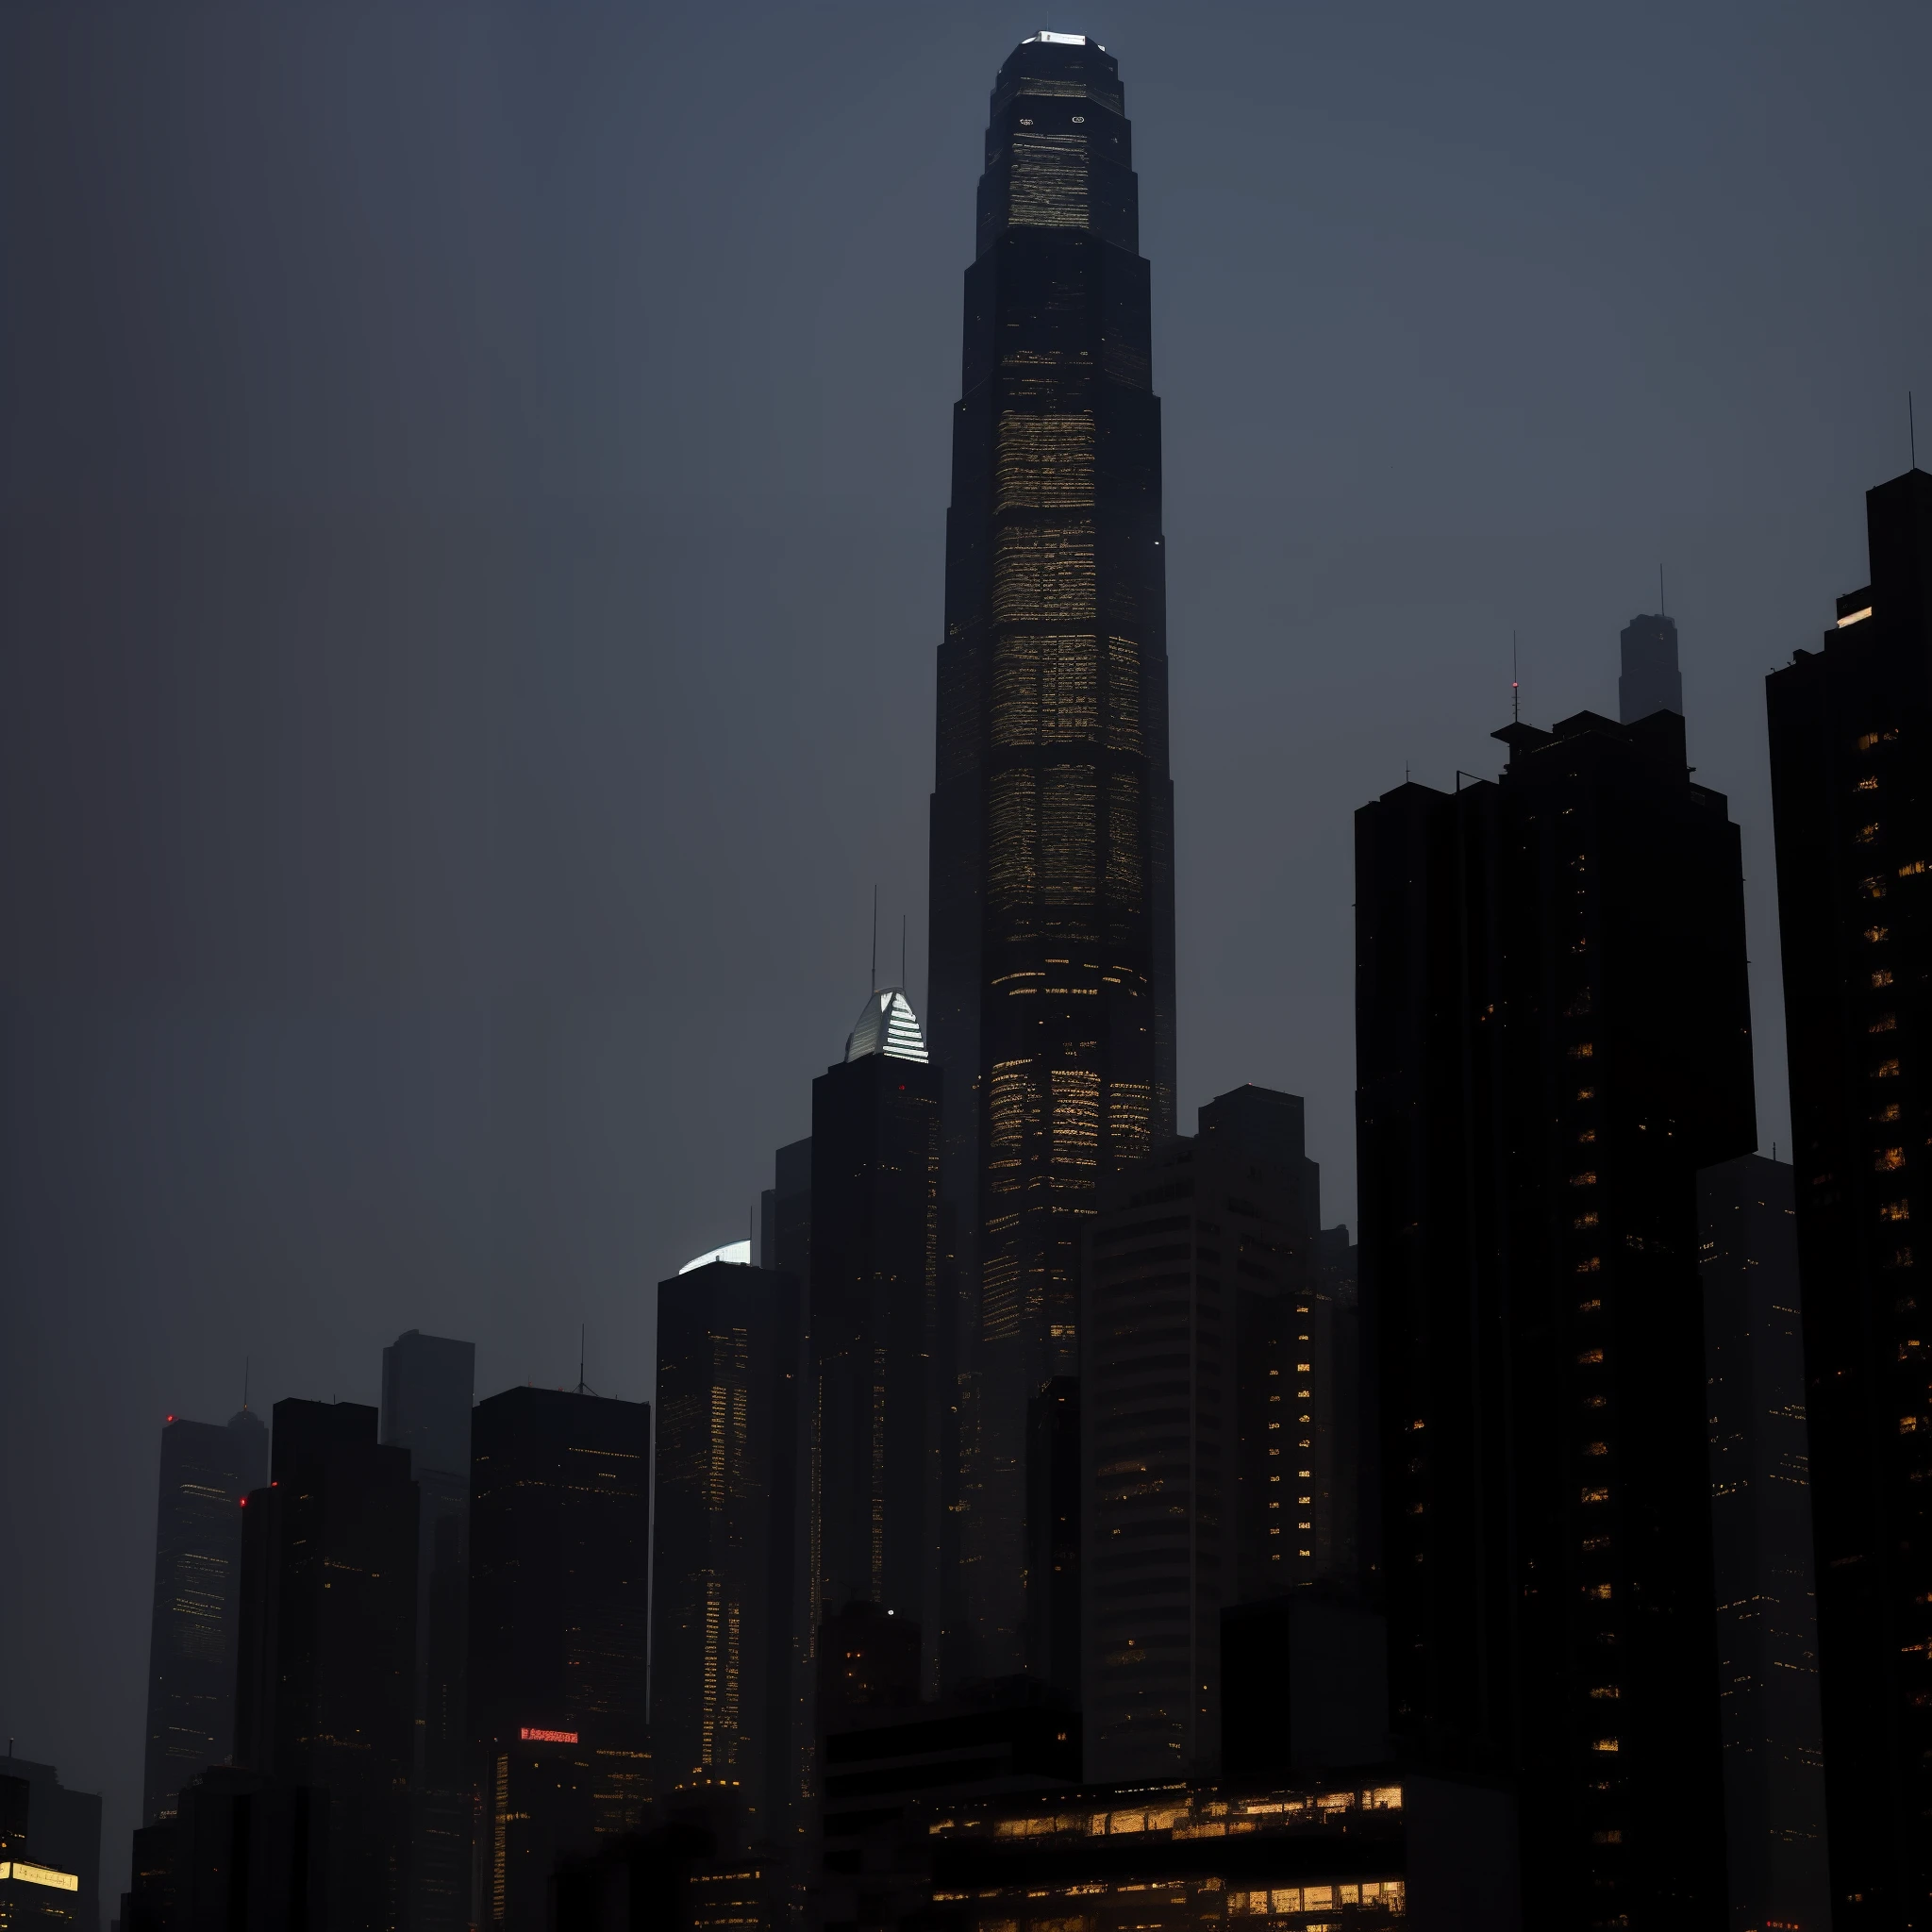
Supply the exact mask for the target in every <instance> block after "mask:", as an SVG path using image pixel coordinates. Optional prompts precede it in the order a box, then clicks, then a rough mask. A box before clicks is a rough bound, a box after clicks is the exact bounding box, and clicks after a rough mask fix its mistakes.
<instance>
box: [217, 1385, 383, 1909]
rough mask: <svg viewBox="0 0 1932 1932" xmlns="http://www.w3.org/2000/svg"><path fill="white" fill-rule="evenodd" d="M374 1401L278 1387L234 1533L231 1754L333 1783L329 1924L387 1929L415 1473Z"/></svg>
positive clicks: (293, 1778) (312, 1781)
mask: <svg viewBox="0 0 1932 1932" xmlns="http://www.w3.org/2000/svg"><path fill="white" fill-rule="evenodd" d="M376 1424H377V1415H376V1411H375V1409H373V1408H369V1407H363V1406H362V1405H361V1404H359V1403H354V1402H337V1403H326V1402H298V1401H287V1402H278V1403H276V1404H275V1435H274V1441H273V1445H272V1450H273V1453H272V1457H271V1461H270V1465H269V1485H268V1487H267V1488H266V1489H259V1490H256V1491H252V1492H251V1493H250V1495H249V1497H248V1500H247V1504H246V1506H245V1510H244V1526H243V1531H242V1643H241V1660H240V1667H239V1670H238V1673H237V1680H236V1694H235V1761H236V1763H237V1764H239V1765H242V1766H243V1767H244V1768H246V1769H248V1770H251V1771H256V1772H259V1773H260V1774H262V1775H263V1776H264V1777H267V1778H271V1779H273V1780H274V1781H275V1784H276V1785H277V1786H280V1787H284V1788H286V1787H291V1786H310V1787H314V1788H317V1789H319V1790H323V1791H325V1792H326V1793H327V1796H328V1803H327V1819H326V1824H325V1826H323V1828H324V1829H325V1830H326V1833H327V1846H328V1851H327V1858H326V1869H327V1887H326V1889H327V1894H328V1914H329V1917H328V1923H329V1926H330V1928H331V1932H394V1928H396V1927H398V1926H400V1925H401V1924H402V1923H403V1919H404V1914H405V1909H406V1897H407V1874H408V1845H409V1807H408V1784H409V1774H410V1772H411V1769H412V1767H413V1763H414V1758H415V1749H414V1745H415V1719H416V1524H417V1501H416V1485H415V1483H414V1482H413V1481H412V1480H411V1479H410V1476H409V1457H408V1452H407V1451H406V1450H402V1449H394V1448H390V1447H387V1446H384V1445H382V1444H379V1443H378V1442H377V1441H376V1440H375V1437H376Z"/></svg>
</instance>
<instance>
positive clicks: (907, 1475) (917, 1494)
mask: <svg viewBox="0 0 1932 1932" xmlns="http://www.w3.org/2000/svg"><path fill="white" fill-rule="evenodd" d="M811 1148H812V1168H811V1296H810V1310H811V1346H810V1358H811V1377H812V1379H811V1393H810V1399H811V1405H812V1436H813V1441H814V1447H815V1454H814V1458H813V1459H814V1468H815V1472H816V1475H815V1481H814V1485H813V1490H814V1493H813V1497H812V1507H813V1510H814V1533H813V1536H812V1546H813V1548H814V1550H815V1552H816V1563H815V1574H814V1577H813V1588H812V1601H813V1604H814V1606H815V1607H816V1608H817V1609H818V1610H820V1611H821V1612H822V1611H823V1609H824V1607H825V1606H830V1607H831V1608H832V1609H835V1610H837V1609H842V1608H843V1607H844V1606H845V1605H847V1604H849V1603H870V1604H876V1605H878V1606H879V1607H882V1608H884V1609H890V1610H891V1611H892V1612H893V1613H894V1614H895V1615H896V1616H898V1617H901V1618H905V1619H907V1620H908V1622H911V1623H916V1624H921V1625H923V1626H924V1627H925V1628H927V1629H936V1628H937V1623H936V1617H937V1611H938V1607H939V1606H938V1547H939V1545H938V1536H939V1413H938V1401H937V1391H936V1390H935V1389H934V1387H933V1345H934V1331H935V1326H936V1323H937V1319H938V1288H939V1187H940V1073H939V1069H938V1068H937V1067H933V1066H929V1065H928V1064H927V1063H926V1057H925V1042H924V1040H923V1039H921V1037H920V1032H919V1024H918V1022H917V1021H916V1020H915V1019H914V1017H913V1014H912V1008H910V1006H908V1004H907V1001H906V995H905V994H904V993H903V992H902V991H899V990H897V989H896V988H893V989H888V990H886V991H879V992H874V993H873V994H872V995H871V996H870V998H869V999H868V1000H867V1002H866V1008H865V1011H864V1012H863V1013H862V1014H861V1015H860V1017H859V1022H858V1026H857V1027H856V1028H855V1029H854V1031H853V1034H852V1037H851V1039H850V1040H849V1041H847V1043H846V1049H845V1058H844V1059H843V1060H842V1061H841V1062H840V1064H839V1065H837V1066H835V1067H832V1068H830V1069H828V1070H827V1071H826V1072H825V1073H824V1074H821V1075H820V1076H819V1078H818V1079H816V1080H814V1081H813V1082H812V1090H811Z"/></svg>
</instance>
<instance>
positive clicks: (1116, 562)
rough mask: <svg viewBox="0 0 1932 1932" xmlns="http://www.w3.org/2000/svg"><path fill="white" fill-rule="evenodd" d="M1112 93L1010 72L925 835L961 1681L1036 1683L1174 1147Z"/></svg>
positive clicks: (1076, 51)
mask: <svg viewBox="0 0 1932 1932" xmlns="http://www.w3.org/2000/svg"><path fill="white" fill-rule="evenodd" d="M1123 108H1124V104H1123V100H1122V95H1121V89H1120V78H1119V73H1118V69H1117V66H1116V63H1115V62H1114V60H1113V58H1111V57H1110V56H1109V55H1108V54H1107V53H1106V52H1105V51H1104V50H1103V49H1102V48H1101V47H1099V46H1098V45H1097V44H1096V43H1095V42H1091V41H1088V40H1084V39H1082V38H1080V37H1078V36H1074V35H1061V36H1036V37H1035V38H1034V39H1032V40H1029V41H1027V42H1024V43H1023V44H1022V45H1021V46H1020V47H1019V48H1018V49H1016V50H1015V52H1014V53H1013V55H1012V57H1011V58H1009V59H1008V62H1007V63H1006V65H1005V67H1004V68H1002V70H1001V72H1000V75H999V79H998V83H997V85H996V87H995V89H994V93H993V100H992V117H991V126H990V127H989V128H988V131H987V141H986V171H985V174H984V175H983V176H982V177H981V181H980V187H979V209H978V213H979V220H978V249H979V252H978V257H977V258H976V259H975V260H974V264H973V266H972V267H971V268H970V269H969V270H968V271H967V275H966V300H965V311H966V312H965V343H964V372H963V387H962V394H961V397H960V401H959V404H958V410H957V412H956V415H955V421H954V443H953V502H952V508H951V511H950V514H949V521H948V535H947V589H946V627H945V639H944V641H943V643H942V644H941V649H940V699H939V725H938V748H937V751H938V757H937V764H938V771H937V785H936V788H935V791H934V794H933V805H932V893H933V896H932V929H931V983H930V989H929V995H928V1002H929V1007H930V1011H929V1015H928V1018H929V1022H930V1026H931V1043H932V1049H933V1054H934V1058H936V1059H937V1060H938V1061H939V1062H940V1064H941V1066H942V1067H943V1068H945V1069H946V1127H945V1178H944V1194H945V1198H946V1200H947V1202H948V1204H949V1208H950V1215H949V1221H948V1225H949V1228H950V1239H949V1241H948V1251H949V1263H950V1267H949V1282H950V1286H951V1290H952V1294H953V1296H954V1298H955V1303H956V1307H957V1311H958V1395H959V1402H958V1435H959V1454H958V1462H959V1476H958V1493H957V1495H956V1496H954V1497H952V1498H950V1499H949V1502H950V1504H951V1506H952V1507H953V1510H954V1512H955V1513H956V1515H957V1518H958V1531H959V1536H958V1554H957V1561H958V1566H959V1574H960V1580H961V1582H962V1584H963V1591H959V1592H956V1594H958V1595H959V1596H960V1597H961V1600H962V1601H963V1603H964V1605H965V1622H964V1624H963V1626H961V1627H960V1628H958V1629H957V1630H955V1631H953V1632H951V1633H949V1634H950V1637H951V1639H952V1641H953V1645H954V1648H953V1652H952V1655H953V1657H954V1659H955V1668H956V1670H957V1671H958V1674H987V1673H991V1674H998V1673H1000V1672H1005V1671H1011V1670H1015V1669H1017V1668H1019V1666H1020V1661H1021V1649H1022V1644H1023V1637H1022V1624H1023V1621H1024V1573H1025V1564H1024V1520H1025V1470H1024V1442H1025V1426H1026V1421H1025V1419H1026V1405H1027V1402H1028V1400H1029V1399H1030V1398H1031V1396H1032V1395H1033V1394H1034V1393H1035V1392H1036V1391H1038V1390H1039V1389H1040V1388H1041V1386H1042V1385H1043V1384H1044V1383H1045V1382H1046V1381H1048V1380H1049V1379H1050V1378H1051V1377H1052V1376H1054V1375H1056V1374H1068V1373H1071V1372H1072V1371H1073V1368H1074V1358H1075V1351H1076V1348H1077V1314H1076V1302H1077V1295H1078V1254H1079V1241H1080V1231H1081V1225H1082V1223H1083V1222H1084V1220H1085V1219H1086V1217H1087V1216H1088V1215H1090V1214H1091V1211H1092V1205H1093V1191H1094V1187H1095V1184H1096V1182H1097V1181H1098V1180H1099V1178H1100V1176H1101V1175H1102V1174H1105V1173H1107V1172H1108V1171H1109V1170H1110V1169H1111V1168H1112V1167H1114V1166H1116V1165H1118V1164H1119V1163H1120V1162H1121V1161H1123V1160H1125V1159H1131V1158H1135V1157H1137V1156H1139V1155H1141V1154H1142V1153H1144V1152H1146V1151H1147V1149H1148V1148H1149V1146H1150V1145H1151V1144H1152V1142H1153V1141H1155V1140H1156V1139H1158V1138H1160V1137H1162V1136H1164V1135H1166V1134H1169V1133H1171V1132H1172V1131H1173V1124H1174V963H1173V961H1174V886H1173V797H1172V788H1171V784H1170V781H1169V777H1168V765H1167V671H1166V641H1165V633H1164V615H1165V593H1164V577H1163V566H1164V558H1163V553H1162V547H1161V535H1160V417H1159V403H1158V399H1157V398H1156V397H1155V395H1154V394H1153V392H1152V390H1151V387H1150V383H1151V357H1150V347H1149V325H1148V271H1147V264H1146V262H1145V261H1143V260H1142V259H1141V258H1140V256H1139V254H1138V253H1137V252H1136V251H1137V247H1138V236H1137V208H1136V185H1135V177H1134V175H1133V171H1132V155H1131V137H1130V130H1129V127H1128V125H1127V122H1126V119H1125V117H1124V111H1123Z"/></svg>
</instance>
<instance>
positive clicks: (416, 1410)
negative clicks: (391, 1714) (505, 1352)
mask: <svg viewBox="0 0 1932 1932" xmlns="http://www.w3.org/2000/svg"><path fill="white" fill-rule="evenodd" d="M475 1388H476V1345H475V1342H473V1341H451V1340H450V1339H449V1338H448V1337H447V1336H442V1335H425V1334H423V1333H422V1332H421V1330H419V1329H415V1328H411V1329H410V1330H409V1331H408V1333H407V1334H405V1335H399V1336H398V1337H397V1338H396V1339H395V1341H393V1342H392V1343H391V1345H390V1346H389V1347H388V1348H386V1349H384V1350H383V1352H382V1440H383V1441H385V1442H387V1443H390V1444H391V1445H393V1446H394V1447H396V1448H398V1449H407V1450H408V1452H409V1472H410V1474H412V1475H413V1476H414V1477H415V1480H416V1489H417V1491H418V1493H419V1495H420V1497H421V1499H422V1508H421V1514H420V1516H419V1518H418V1524H417V1537H416V1766H415V1777H414V1780H413V1783H414V1787H415V1790H414V1802H413V1813H414V1821H413V1824H412V1826H411V1830H410V1840H411V1843H410V1871H409V1924H410V1928H411V1932H462V1928H463V1927H464V1926H466V1925H467V1924H469V1923H470V1813H471V1783H472V1780H471V1775H470V1771H471V1766H470V1737H469V1718H468V1712H467V1710H466V1708H465V1702H464V1700H465V1691H464V1683H463V1656H464V1652H465V1649H466V1648H467V1645H468V1641H469V1632H468V1629H467V1628H466V1627H465V1626H466V1622H467V1617H468V1611H467V1608H466V1596H467V1591H468V1587H469V1566H470V1406H471V1404H472V1402H473V1401H474V1400H475Z"/></svg>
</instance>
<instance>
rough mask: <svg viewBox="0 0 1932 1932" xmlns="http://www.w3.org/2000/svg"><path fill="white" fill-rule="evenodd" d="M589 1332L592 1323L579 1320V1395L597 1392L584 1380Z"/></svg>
mask: <svg viewBox="0 0 1932 1932" xmlns="http://www.w3.org/2000/svg"><path fill="white" fill-rule="evenodd" d="M589 1332H590V1324H588V1323H584V1322H579V1323H578V1324H577V1393H578V1394H579V1395H594V1394H596V1392H597V1391H595V1390H594V1389H592V1388H591V1385H590V1384H589V1383H588V1382H587V1381H585V1380H584V1337H585V1336H586V1335H587V1334H588V1333H589Z"/></svg>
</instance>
